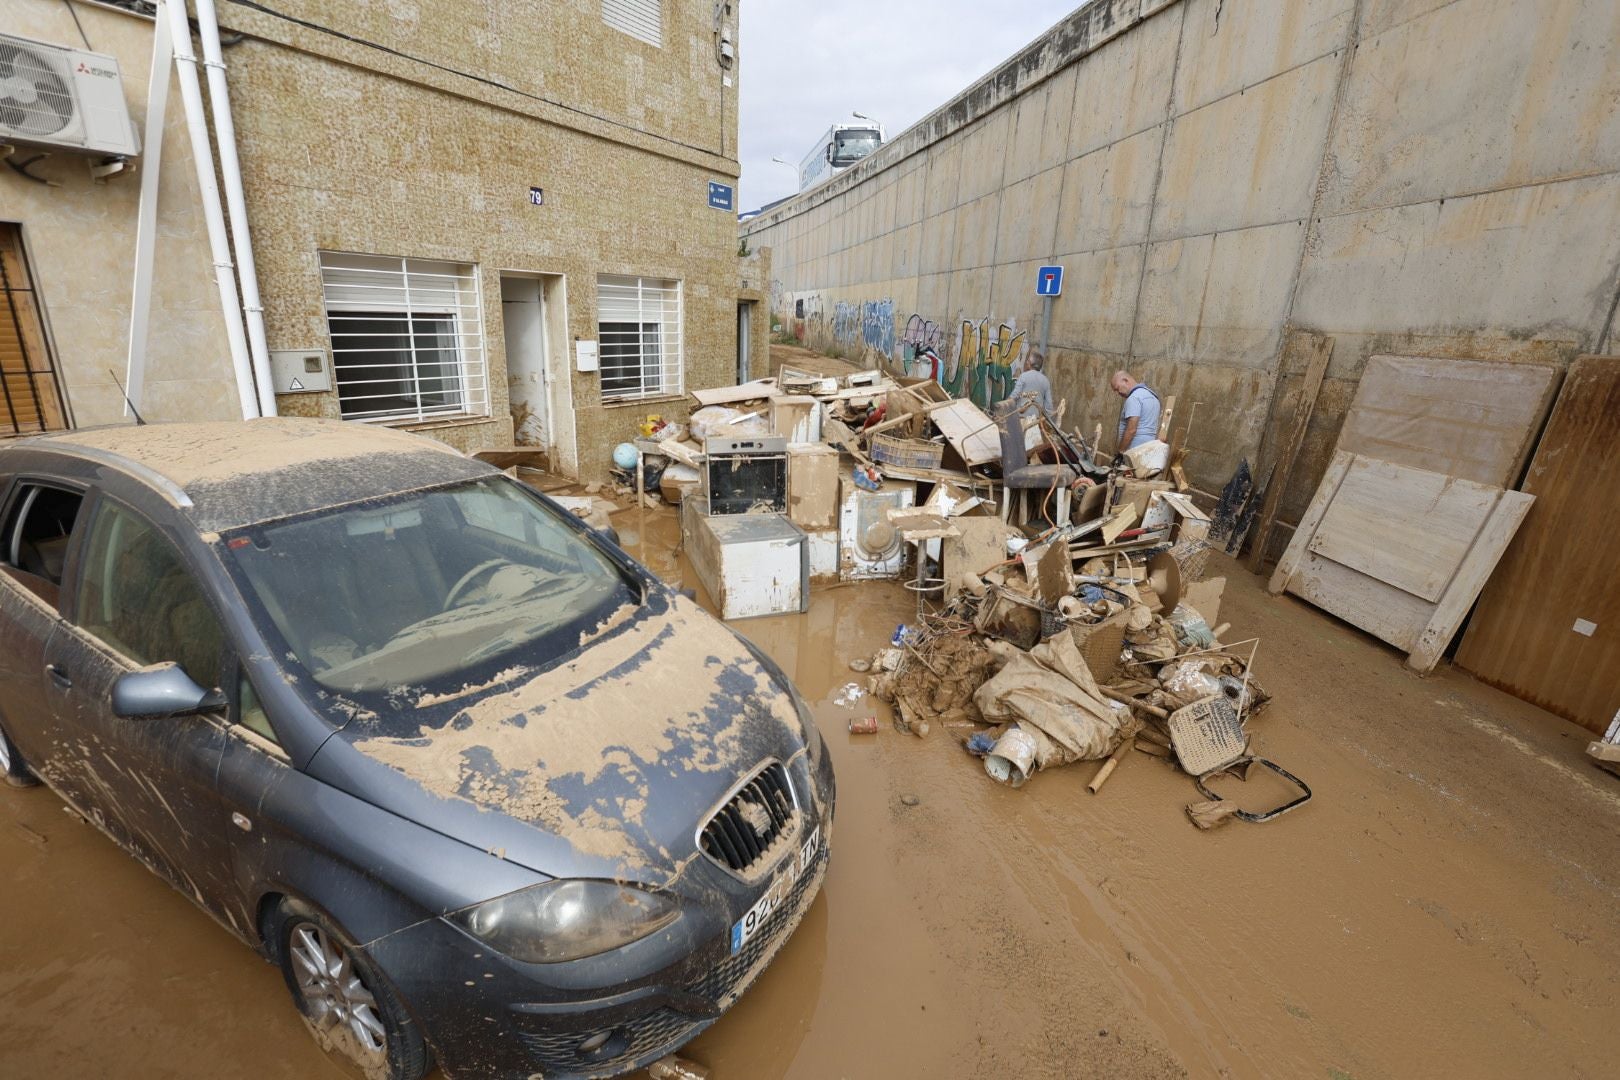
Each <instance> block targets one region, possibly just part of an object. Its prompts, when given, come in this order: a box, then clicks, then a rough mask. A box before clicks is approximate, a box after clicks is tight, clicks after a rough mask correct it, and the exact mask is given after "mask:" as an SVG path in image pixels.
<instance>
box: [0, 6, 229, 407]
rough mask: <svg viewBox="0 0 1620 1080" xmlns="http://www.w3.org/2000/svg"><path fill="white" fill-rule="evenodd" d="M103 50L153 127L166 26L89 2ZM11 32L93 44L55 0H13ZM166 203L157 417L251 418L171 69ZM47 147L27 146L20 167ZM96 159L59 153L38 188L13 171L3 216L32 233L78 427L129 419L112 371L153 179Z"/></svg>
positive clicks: (150, 385) (2, 198)
mask: <svg viewBox="0 0 1620 1080" xmlns="http://www.w3.org/2000/svg"><path fill="white" fill-rule="evenodd" d="M78 14H79V19H80V20H81V21H82V22H83V23H84V32H85V36H86V37H88V38H89V39H90V44H91V46H93V51H95V52H98V53H104V54H107V55H111V56H114V57H116V58H117V60H118V67H119V71H120V73H121V75H122V76H123V83H124V100H125V101H126V102H128V104H129V111H130V115H131V116H132V117H133V118H134V120H135V123H136V124H137V126H138V127H139V128H140V129H141V130H144V128H145V120H146V101H147V92H148V85H147V83H148V79H149V77H150V75H151V65H152V23H151V20H149V19H143V18H137V17H135V16H132V15H128V14H126V13H124V12H120V11H112V10H109V9H107V8H101V7H96V6H94V5H84V4H81V5H78ZM0 29H3V30H4V31H5V32H6V33H8V34H15V35H17V36H19V37H26V38H33V39H34V40H36V41H44V42H49V43H51V44H54V45H64V46H71V47H73V48H83V47H84V45H83V42H82V41H81V39H80V38H79V31H78V29H77V28H76V27H75V26H74V24H73V15H72V13H71V12H69V10H68V9H67V7H66V6H65V5H63V4H61V3H57V2H52V0H0ZM170 80H171V84H170V87H169V110H168V113H167V115H166V117H165V122H164V147H163V166H164V167H163V173H162V186H161V188H160V190H159V196H158V217H157V244H156V247H155V249H154V253H155V254H154V257H155V264H156V266H157V267H158V271H159V272H158V274H157V276H156V278H155V280H154V282H153V290H152V315H151V334H150V338H149V341H150V349H149V352H148V366H147V376H146V410H145V411H146V413H147V414H148V419H154V418H156V419H168V420H175V419H181V418H183V417H187V416H195V415H201V416H209V417H224V416H238V415H240V412H239V411H238V409H237V395H236V381H235V378H234V376H233V375H232V372H231V361H230V352H229V350H228V349H227V348H226V345H225V323H224V320H223V319H222V318H221V316H220V310H219V293H218V291H217V290H216V289H215V287H214V268H213V264H212V261H211V260H210V258H209V255H208V235H207V232H206V231H205V228H204V225H203V219H202V213H201V211H200V209H199V208H198V201H197V199H198V196H197V173H196V167H195V166H194V164H193V159H192V156H191V144H190V142H188V141H187V137H186V125H185V116H184V115H183V113H182V112H181V110H180V105H179V102H180V88H179V85H178V82H177V81H176V80H175V79H174V75H173V73H172V72H171V73H170ZM36 152H37V151H30V150H27V149H19V150H18V151H17V153H16V155H15V158H16V159H17V160H21V159H25V158H29V157H32V156H33V155H34V153H36ZM87 160H88V159H86V158H82V157H77V156H73V155H66V154H63V155H52V156H50V157H48V158H46V159H45V160H43V161H41V162H39V163H37V164H35V165H32V166H30V168H29V171H30V172H32V173H34V174H35V175H38V176H41V177H44V178H46V179H48V180H50V181H51V182H52V185H53V186H47V185H44V184H36V183H33V182H31V181H29V180H26V179H24V178H23V177H21V176H18V175H17V174H16V173H15V172H13V171H11V170H10V169H7V168H0V220H6V221H14V222H18V223H20V224H21V226H22V238H23V246H24V248H25V249H26V251H27V254H28V258H29V261H30V262H31V263H32V264H33V270H34V277H35V285H36V294H37V296H38V299H39V304H40V308H41V309H42V314H43V317H44V322H45V326H46V334H47V339H48V341H47V343H48V345H49V347H50V351H51V354H52V359H53V361H54V363H55V365H56V370H57V373H58V379H59V381H60V382H61V383H62V384H63V386H64V387H65V389H66V395H65V397H66V406H67V413H68V416H69V417H70V419H71V420H72V422H73V423H74V424H75V425H76V426H78V427H92V426H95V425H98V424H113V423H118V422H120V421H121V420H122V419H123V416H124V402H123V398H122V396H121V395H120V394H119V391H118V387H117V385H116V384H115V383H114V382H113V376H112V375H111V374H110V373H109V371H110V370H111V371H116V372H117V373H118V377H119V378H120V379H122V378H123V375H124V367H125V360H126V358H127V357H128V355H129V311H130V293H131V290H132V288H133V275H134V269H135V214H136V209H137V206H138V204H139V201H140V179H139V177H138V175H137V174H135V173H129V174H125V175H121V176H115V177H112V178H111V179H108V180H102V181H96V180H92V179H91V177H90V169H89V165H88V163H87Z"/></svg>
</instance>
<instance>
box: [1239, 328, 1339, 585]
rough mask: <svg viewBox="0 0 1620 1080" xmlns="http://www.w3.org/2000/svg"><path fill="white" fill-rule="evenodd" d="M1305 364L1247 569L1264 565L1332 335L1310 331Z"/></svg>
mask: <svg viewBox="0 0 1620 1080" xmlns="http://www.w3.org/2000/svg"><path fill="white" fill-rule="evenodd" d="M1307 349H1308V361H1307V363H1306V365H1305V381H1304V384H1303V385H1302V386H1301V387H1300V395H1299V401H1298V403H1297V404H1296V405H1295V406H1294V412H1293V415H1292V416H1290V417H1289V418H1288V419H1287V420H1286V421H1284V422H1283V426H1282V436H1281V438H1280V439H1279V440H1278V443H1277V457H1276V460H1275V461H1274V462H1273V466H1274V468H1275V469H1276V470H1277V471H1276V473H1275V474H1274V475H1273V476H1272V478H1271V483H1270V484H1268V485H1267V486H1266V501H1265V504H1264V505H1263V506H1262V507H1261V509H1260V520H1259V521H1258V522H1256V523H1255V531H1254V539H1253V542H1252V543H1253V547H1252V548H1251V549H1250V551H1249V570H1250V571H1251V572H1253V573H1256V574H1259V573H1262V572H1264V570H1265V568H1266V549H1267V547H1268V546H1269V545H1270V541H1271V530H1272V528H1273V526H1275V525H1276V523H1277V511H1278V510H1279V509H1280V508H1281V507H1282V500H1283V494H1284V492H1286V491H1287V490H1288V481H1289V478H1290V477H1291V476H1292V475H1293V472H1294V459H1295V458H1296V457H1298V456H1299V448H1300V446H1301V444H1303V443H1304V441H1305V431H1306V429H1307V428H1308V427H1309V426H1310V423H1311V413H1312V412H1314V411H1315V410H1316V395H1317V393H1318V392H1319V391H1320V390H1321V389H1322V377H1323V376H1324V375H1326V374H1327V367H1328V361H1329V360H1330V359H1332V357H1333V339H1332V338H1330V337H1323V336H1322V335H1320V334H1316V335H1313V336H1312V338H1311V342H1310V344H1309V345H1308V346H1307Z"/></svg>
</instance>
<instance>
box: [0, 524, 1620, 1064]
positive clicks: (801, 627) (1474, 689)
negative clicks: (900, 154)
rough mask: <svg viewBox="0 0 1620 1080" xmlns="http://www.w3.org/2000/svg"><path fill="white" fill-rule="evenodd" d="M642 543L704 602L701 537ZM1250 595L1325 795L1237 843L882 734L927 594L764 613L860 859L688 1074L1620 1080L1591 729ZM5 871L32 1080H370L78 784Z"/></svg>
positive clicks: (1163, 775) (40, 805) (1114, 799)
mask: <svg viewBox="0 0 1620 1080" xmlns="http://www.w3.org/2000/svg"><path fill="white" fill-rule="evenodd" d="M614 522H615V525H616V526H617V527H618V528H619V530H620V533H621V537H622V539H623V541H624V543H625V546H626V547H627V548H629V549H630V550H631V551H632V552H633V553H640V552H641V551H642V550H644V551H645V557H646V561H647V562H648V563H649V564H650V565H652V566H653V567H654V569H656V570H658V571H659V572H660V573H662V574H664V575H665V576H666V577H667V578H669V579H671V580H675V581H680V582H682V583H684V584H692V582H690V581H689V580H688V575H687V568H686V566H685V564H684V561H683V560H682V559H680V558H679V556H678V555H677V554H676V553H675V552H674V550H673V549H674V545H675V540H676V525H675V520H674V515H673V514H672V513H671V512H668V511H658V512H647V513H645V514H643V513H642V512H639V511H630V512H627V513H623V514H620V515H617V516H616V517H615V519H614ZM643 541H645V547H644V548H643ZM1226 572H1227V574H1228V577H1229V579H1230V585H1229V587H1228V590H1227V597H1226V601H1225V603H1224V605H1223V608H1222V620H1223V621H1230V622H1232V624H1233V625H1234V627H1235V629H1236V632H1237V633H1238V634H1239V635H1242V636H1247V635H1249V634H1258V635H1259V636H1260V637H1261V638H1262V639H1263V643H1262V646H1261V652H1260V656H1259V660H1258V664H1257V672H1258V675H1259V677H1260V679H1261V680H1262V681H1263V682H1264V684H1265V685H1266V687H1267V688H1268V689H1269V690H1270V691H1271V692H1272V693H1273V695H1275V700H1274V702H1273V704H1272V706H1271V708H1270V710H1269V711H1268V712H1267V713H1265V714H1263V715H1262V716H1261V717H1260V718H1259V719H1258V720H1257V721H1256V722H1255V725H1254V733H1255V740H1256V748H1257V750H1259V751H1260V752H1261V753H1263V754H1265V755H1266V756H1268V757H1271V758H1274V759H1275V760H1277V761H1278V762H1279V763H1281V764H1283V765H1285V766H1286V767H1288V768H1290V769H1291V770H1293V771H1294V772H1296V773H1298V774H1299V775H1300V776H1301V777H1302V778H1304V779H1305V780H1306V781H1307V782H1309V783H1310V784H1311V785H1312V787H1313V788H1314V789H1315V790H1316V799H1315V801H1314V802H1313V803H1311V804H1310V805H1309V806H1306V807H1304V808H1302V809H1301V810H1299V811H1297V812H1295V813H1294V814H1291V815H1289V816H1287V817H1284V818H1282V819H1279V820H1277V821H1275V822H1272V823H1270V824H1266V825H1253V826H1251V825H1244V824H1242V823H1236V824H1233V825H1230V826H1228V827H1227V828H1225V829H1223V830H1221V831H1219V832H1215V833H1207V834H1206V833H1200V832H1198V831H1197V830H1196V829H1194V828H1193V827H1192V826H1191V825H1190V824H1189V823H1188V822H1187V820H1186V818H1185V816H1184V814H1183V812H1182V807H1183V806H1184V805H1185V804H1186V803H1187V802H1188V801H1191V800H1192V799H1194V798H1196V797H1197V796H1196V793H1195V791H1194V789H1193V788H1192V786H1191V782H1190V781H1189V780H1188V779H1187V778H1185V777H1183V776H1180V775H1178V774H1176V773H1175V772H1173V771H1172V770H1171V769H1170V768H1168V767H1167V766H1165V765H1164V764H1162V763H1160V762H1158V761H1156V760H1153V759H1150V758H1148V757H1147V756H1146V755H1142V754H1136V755H1133V757H1132V759H1130V760H1127V761H1126V762H1125V763H1124V764H1123V765H1122V766H1121V768H1120V771H1119V772H1118V774H1117V775H1116V776H1115V778H1114V779H1113V780H1112V781H1110V783H1109V786H1108V787H1107V788H1106V789H1105V790H1104V791H1103V793H1102V794H1100V795H1097V796H1091V795H1088V794H1087V792H1086V791H1085V782H1086V780H1087V779H1089V776H1090V772H1091V769H1090V767H1089V766H1086V765H1080V766H1075V767H1071V768H1069V769H1066V770H1058V771H1055V772H1052V773H1046V774H1042V775H1039V776H1037V777H1036V778H1035V779H1034V780H1033V781H1031V782H1030V784H1029V785H1027V786H1026V787H1025V788H1023V789H1022V790H1019V791H1013V790H1009V789H1005V788H1002V787H1000V786H998V785H996V784H994V783H992V782H991V781H990V780H989V779H988V778H987V777H986V776H985V775H984V774H983V771H982V769H981V768H980V767H979V765H978V762H976V761H975V760H973V759H971V758H969V757H968V756H967V755H966V754H964V753H963V752H962V751H961V750H959V749H958V748H957V746H956V744H955V742H954V740H952V739H951V738H950V737H949V736H948V735H946V734H945V733H943V732H939V731H936V732H935V733H934V734H932V735H931V736H929V737H928V738H927V739H924V740H917V739H914V738H912V737H910V736H904V735H898V734H895V733H894V732H893V731H892V729H889V728H888V726H887V724H886V723H885V725H884V729H883V730H882V731H881V732H880V734H878V735H877V736H875V737H873V736H864V737H861V736H850V735H848V734H847V733H846V732H845V730H844V729H845V723H846V720H847V719H848V718H849V717H851V716H854V715H863V716H864V715H868V714H869V713H872V712H877V713H878V714H879V715H880V716H882V717H884V718H885V720H886V713H885V712H884V711H883V709H882V707H881V706H874V705H873V703H872V702H871V701H870V699H866V700H863V701H862V702H861V707H860V708H858V709H844V708H840V707H839V706H837V705H834V704H833V703H832V698H833V696H834V695H835V693H836V691H837V688H838V687H839V686H840V685H842V684H843V683H845V682H848V681H851V680H854V679H857V678H859V677H858V676H855V675H854V674H853V673H851V672H849V671H848V669H847V661H848V660H849V659H850V658H852V657H855V656H860V655H865V654H867V653H869V652H870V651H871V650H872V649H873V648H875V647H876V646H877V645H879V644H880V643H885V642H886V641H887V639H888V636H889V634H890V633H891V632H892V631H893V629H894V625H895V623H897V622H900V621H904V620H905V619H906V618H907V617H908V616H909V615H910V614H911V612H912V610H913V605H912V601H911V599H910V597H909V596H908V595H907V594H905V593H904V592H903V591H902V590H900V589H899V588H898V587H894V586H890V585H884V584H876V585H862V586H848V587H839V588H833V589H830V590H826V591H823V592H819V593H818V594H817V596H816V599H815V603H814V605H813V607H812V610H811V611H810V613H809V614H807V615H804V616H793V617H784V618H779V619H768V620H755V621H751V622H747V623H741V624H738V627H739V629H741V630H742V631H743V632H745V633H746V634H748V635H749V636H750V637H752V638H754V639H755V640H756V641H757V642H759V643H760V644H761V645H762V646H763V647H765V648H766V649H767V650H768V651H769V652H770V653H771V654H772V655H773V656H775V657H776V658H777V660H778V661H780V662H781V663H782V664H783V666H784V667H785V668H786V669H787V670H788V671H789V672H790V673H792V674H793V675H794V676H795V678H796V679H797V680H798V682H799V684H800V686H801V688H802V689H803V690H804V691H805V693H806V695H807V697H808V698H809V699H810V700H811V701H812V702H814V704H815V712H816V716H817V719H818V722H819V723H820V725H821V728H822V731H823V732H824V734H825V735H826V736H827V738H828V741H829V745H830V747H831V750H832V753H833V754H834V755H835V761H836V763H837V766H838V779H839V807H838V819H837V827H836V830H835V835H834V836H833V838H832V850H833V853H834V855H833V860H832V866H831V870H830V872H829V875H828V879H827V887H826V891H825V893H824V894H823V898H822V899H821V900H820V901H818V903H817V904H816V905H815V906H814V908H813V909H812V910H811V912H810V915H809V916H808V918H807V919H806V920H805V922H804V924H803V926H802V927H801V929H800V931H799V933H798V934H797V935H796V937H795V938H794V940H793V941H792V942H790V944H789V945H788V946H787V948H786V949H785V950H784V952H783V954H782V956H781V958H780V959H779V961H778V962H777V963H776V964H775V965H774V966H773V967H772V968H771V969H770V970H769V971H768V972H767V973H766V974H765V976H764V977H763V978H761V980H760V981H759V983H758V984H757V985H756V986H755V988H754V989H753V990H751V991H750V993H749V995H748V996H747V997H746V998H745V999H744V1000H743V1001H742V1002H741V1003H740V1004H739V1005H738V1006H737V1007H736V1008H735V1009H734V1010H733V1011H732V1012H731V1013H730V1014H729V1015H728V1016H727V1017H726V1018H725V1019H724V1020H722V1021H721V1022H720V1023H719V1024H718V1025H717V1026H716V1027H715V1028H714V1029H712V1030H711V1031H710V1032H709V1033H707V1034H705V1035H704V1036H703V1037H702V1038H700V1039H699V1040H697V1042H696V1043H694V1044H693V1045H692V1047H691V1048H690V1051H689V1053H690V1055H691V1056H692V1057H693V1058H694V1059H696V1060H698V1061H700V1062H703V1063H704V1064H706V1065H708V1066H710V1067H711V1069H712V1070H713V1072H714V1075H715V1077H716V1080H775V1078H804V1080H810V1078H816V1080H820V1078H825V1077H850V1078H865V1077H871V1078H893V1077H918V1078H929V1080H933V1078H938V1077H979V1076H995V1077H1013V1076H1016V1077H1090V1076H1096V1077H1129V1078H1136V1077H1172V1076H1192V1077H1219V1076H1231V1077H1251V1076H1256V1077H1257V1076H1268V1077H1269V1076H1277V1077H1327V1078H1330V1080H1345V1078H1347V1077H1349V1078H1354V1080H1378V1078H1395V1077H1426V1076H1469V1077H1487V1078H1494V1077H1519V1076H1527V1075H1535V1076H1549V1077H1590V1076H1599V1075H1608V1074H1610V1072H1611V1070H1612V1048H1611V1046H1610V1040H1611V1039H1612V1032H1613V1008H1614V1006H1613V1002H1614V1000H1615V999H1616V996H1617V991H1620V904H1617V903H1616V899H1617V897H1620V843H1617V841H1620V781H1616V780H1615V779H1614V778H1612V777H1609V776H1608V775H1606V774H1604V773H1601V772H1598V771H1596V770H1593V769H1591V768H1590V767H1589V766H1588V765H1586V764H1585V763H1584V760H1583V758H1582V756H1581V748H1582V747H1583V746H1584V743H1585V738H1584V735H1583V733H1581V732H1579V731H1578V730H1577V729H1575V728H1573V727H1572V726H1569V725H1566V724H1563V723H1562V722H1560V721H1557V720H1554V719H1553V718H1551V717H1549V716H1548V715H1547V714H1544V713H1541V712H1539V711H1538V710H1536V709H1533V708H1531V707H1529V706H1526V705H1523V704H1522V703H1520V702H1517V701H1515V700H1513V699H1511V698H1508V697H1506V696H1504V695H1502V694H1499V693H1497V692H1496V691H1493V690H1490V689H1488V688H1486V687H1483V686H1480V685H1479V684H1477V683H1474V682H1473V681H1472V680H1470V679H1468V678H1467V677H1466V676H1462V675H1459V674H1456V673H1453V672H1449V671H1446V672H1442V673H1441V674H1439V675H1437V676H1435V677H1433V678H1430V679H1418V678H1416V677H1415V676H1411V675H1409V674H1407V673H1406V672H1405V670H1404V669H1403V668H1402V667H1401V664H1400V658H1399V657H1398V656H1397V655H1395V654H1394V653H1392V652H1390V651H1389V650H1388V649H1386V648H1385V647H1383V646H1381V645H1379V644H1378V643H1377V642H1374V641H1372V640H1371V639H1368V638H1366V637H1364V636H1362V635H1360V634H1358V633H1357V632H1355V631H1353V630H1350V629H1348V628H1346V627H1344V626H1342V625H1340V624H1338V623H1335V622H1334V621H1332V620H1331V619H1329V618H1327V617H1326V616H1323V615H1321V614H1320V613H1318V612H1316V611H1314V610H1312V609H1310V608H1309V607H1307V606H1305V605H1303V604H1301V603H1298V602H1296V601H1293V600H1274V599H1272V598H1270V597H1267V596H1266V595H1265V594H1264V592H1263V591H1262V590H1261V588H1260V583H1259V580H1258V579H1256V578H1253V577H1252V576H1250V575H1248V574H1246V573H1244V572H1243V571H1241V570H1239V569H1237V568H1236V567H1235V566H1227V567H1226ZM1270 794H1272V793H1271V792H1269V791H1267V792H1258V793H1256V794H1255V796H1254V798H1255V799H1256V801H1259V800H1262V799H1264V798H1265V797H1268V796H1269V795H1270ZM902 795H915V796H917V798H918V800H919V801H918V805H916V806H907V805H905V804H904V803H902V801H901V796H902ZM0 862H3V863H4V866H5V881H6V887H5V890H4V892H3V893H0V1075H5V1076H18V1077H56V1076H78V1075H127V1076H136V1075H140V1076H148V1075H166V1076H176V1077H199V1078H201V1077H208V1078H210V1080H212V1078H229V1077H248V1076H252V1077H255V1078H279V1077H309V1076H322V1075H336V1074H335V1073H334V1072H332V1071H331V1070H330V1069H329V1067H328V1066H327V1065H326V1064H325V1062H324V1061H323V1059H321V1058H320V1057H319V1056H318V1054H317V1053H316V1052H315V1050H314V1047H313V1045H312V1044H311V1043H310V1042H309V1040H308V1038H307V1036H306V1035H305V1034H304V1031H303V1028H302V1025H301V1024H300V1023H299V1021H298V1020H297V1018H296V1017H295V1015H294V1014H293V1011H292V1008H291V1006H290V1004H289V1002H288V1001H287V998H286V993H285V990H284V989H283V987H282V985H281V981H280V977H279V975H278V974H277V972H275V971H274V970H273V969H271V968H270V967H268V966H266V965H264V964H262V963H259V962H258V961H256V960H255V959H254V958H253V957H252V956H251V955H250V954H249V953H248V952H247V951H246V950H244V949H243V948H241V947H240V946H239V945H237V944H235V943H234V942H233V941H231V940H230V939H229V938H228V937H227V936H226V935H225V934H224V933H223V932H222V931H220V930H219V929H217V928H216V927H215V926H214V925H213V924H212V923H211V922H210V921H209V920H208V919H207V918H205V917H204V916H202V915H201V914H199V913H198V912H197V911H196V909H194V908H193V907H191V905H190V904H188V903H187V902H186V901H185V900H184V899H183V898H182V897H180V896H179V895H178V894H177V893H174V892H173V891H171V890H170V889H169V888H168V887H167V886H165V885H163V884H161V883H160V882H159V881H158V880H157V879H156V878H155V877H153V876H152V875H150V874H148V873H147V872H146V871H145V870H143V869H142V868H141V867H139V866H138V865H137V864H136V863H135V862H133V861H132V860H130V859H129V858H128V857H126V856H125V855H123V854H122V853H120V852H118V851H116V850H115V849H114V848H113V847H112V846H111V845H110V844H109V843H108V842H107V841H105V840H104V839H102V838H101V837H100V835H99V834H96V833H94V832H92V831H91V830H89V829H88V828H86V827H85V826H82V825H80V824H79V823H77V822H76V821H74V820H72V819H70V818H69V817H68V816H67V815H65V814H64V813H63V812H62V809H61V803H60V802H59V801H58V800H56V799H55V797H54V796H52V795H50V794H49V793H48V792H44V791H42V790H34V791H26V792H18V791H12V790H10V789H0Z"/></svg>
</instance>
